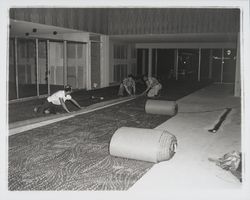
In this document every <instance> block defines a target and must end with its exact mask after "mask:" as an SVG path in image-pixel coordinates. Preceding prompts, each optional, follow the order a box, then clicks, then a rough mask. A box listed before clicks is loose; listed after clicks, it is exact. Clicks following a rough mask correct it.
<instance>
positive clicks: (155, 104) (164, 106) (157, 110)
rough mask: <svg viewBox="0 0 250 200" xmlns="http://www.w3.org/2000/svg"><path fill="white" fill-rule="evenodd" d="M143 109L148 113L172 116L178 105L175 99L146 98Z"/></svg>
mask: <svg viewBox="0 0 250 200" xmlns="http://www.w3.org/2000/svg"><path fill="white" fill-rule="evenodd" d="M145 111H146V113H149V114H158V115H169V116H174V115H176V113H177V112H178V105H177V103H176V102H175V101H164V100H151V99H149V100H147V102H146V104H145Z"/></svg>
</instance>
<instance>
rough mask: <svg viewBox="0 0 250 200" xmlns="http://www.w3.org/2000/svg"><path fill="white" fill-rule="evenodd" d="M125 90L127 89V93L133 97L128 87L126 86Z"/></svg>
mask: <svg viewBox="0 0 250 200" xmlns="http://www.w3.org/2000/svg"><path fill="white" fill-rule="evenodd" d="M124 88H125V90H126V91H127V93H128V94H129V95H131V93H130V91H129V90H128V87H127V86H126V85H124Z"/></svg>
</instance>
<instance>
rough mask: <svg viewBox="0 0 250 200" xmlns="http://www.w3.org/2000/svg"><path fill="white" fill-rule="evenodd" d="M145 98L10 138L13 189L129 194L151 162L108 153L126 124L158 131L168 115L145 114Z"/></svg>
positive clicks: (10, 171)
mask: <svg viewBox="0 0 250 200" xmlns="http://www.w3.org/2000/svg"><path fill="white" fill-rule="evenodd" d="M143 102H145V99H136V100H134V101H132V102H127V103H124V104H121V105H116V106H113V107H111V108H106V109H103V110H100V111H97V112H93V113H89V114H86V115H82V116H77V117H75V118H73V119H69V120H65V121H61V122H58V123H55V124H52V125H49V126H45V127H41V128H37V129H33V130H30V131H27V132H24V133H20V134H17V135H14V136H11V137H10V138H9V190H126V189H128V188H129V187H131V186H132V185H133V184H134V183H135V182H136V181H137V180H138V179H139V178H140V177H141V176H143V174H145V173H146V172H147V171H148V170H149V169H150V167H152V165H153V164H152V163H149V162H143V161H137V160H130V159H125V158H117V157H112V156H110V155H109V149H108V148H109V142H110V139H111V137H112V134H113V133H114V132H115V131H116V130H117V129H118V128H119V127H121V126H132V127H138V128H154V127H156V126H157V125H159V124H160V123H162V122H164V121H165V120H167V119H168V117H167V116H160V115H150V114H146V113H145V112H144V110H143V109H141V111H138V110H137V109H135V110H133V108H138V107H140V106H141V107H142V106H143V105H144V103H143Z"/></svg>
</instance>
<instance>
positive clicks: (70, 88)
mask: <svg viewBox="0 0 250 200" xmlns="http://www.w3.org/2000/svg"><path fill="white" fill-rule="evenodd" d="M64 91H65V92H66V93H67V94H70V93H71V92H72V87H71V86H70V85H65V86H64Z"/></svg>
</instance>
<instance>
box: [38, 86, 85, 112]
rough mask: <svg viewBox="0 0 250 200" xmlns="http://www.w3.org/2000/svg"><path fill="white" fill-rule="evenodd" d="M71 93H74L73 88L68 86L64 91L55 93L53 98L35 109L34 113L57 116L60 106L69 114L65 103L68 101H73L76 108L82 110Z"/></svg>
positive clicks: (50, 97)
mask: <svg viewBox="0 0 250 200" xmlns="http://www.w3.org/2000/svg"><path fill="white" fill-rule="evenodd" d="M71 92H72V88H71V86H70V85H66V86H65V87H64V90H59V91H57V92H55V93H54V94H52V95H51V96H49V97H48V98H47V99H46V100H45V102H44V103H43V104H42V105H40V106H38V107H35V108H34V111H35V112H42V113H44V114H49V113H53V114H56V113H57V111H56V110H57V108H58V106H62V107H63V109H64V110H65V111H66V112H67V113H69V112H70V111H69V109H68V108H67V106H66V104H65V101H67V100H69V101H71V102H72V103H73V104H74V105H75V106H76V107H78V108H79V109H81V106H80V105H79V104H78V103H77V101H76V100H74V99H73V98H72V96H71V95H70V94H71Z"/></svg>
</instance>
